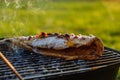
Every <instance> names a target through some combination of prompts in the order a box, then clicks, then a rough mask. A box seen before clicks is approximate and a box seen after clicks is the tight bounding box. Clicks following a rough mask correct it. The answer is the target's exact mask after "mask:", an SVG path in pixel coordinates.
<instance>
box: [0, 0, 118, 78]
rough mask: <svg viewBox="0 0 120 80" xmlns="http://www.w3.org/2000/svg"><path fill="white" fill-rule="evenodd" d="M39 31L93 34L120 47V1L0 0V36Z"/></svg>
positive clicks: (28, 33)
mask: <svg viewBox="0 0 120 80" xmlns="http://www.w3.org/2000/svg"><path fill="white" fill-rule="evenodd" d="M41 31H42V32H44V31H45V32H60V33H75V34H86V35H88V34H94V35H96V36H98V37H100V38H101V39H102V40H103V42H104V45H105V46H108V47H110V48H114V49H117V50H120V2H119V1H112V0H110V1H108V0H107V1H104V0H85V1H84V0H0V37H5V38H6V37H14V36H23V35H25V36H27V35H35V34H39V33H40V32H41ZM117 80H120V75H119V74H118V78H117Z"/></svg>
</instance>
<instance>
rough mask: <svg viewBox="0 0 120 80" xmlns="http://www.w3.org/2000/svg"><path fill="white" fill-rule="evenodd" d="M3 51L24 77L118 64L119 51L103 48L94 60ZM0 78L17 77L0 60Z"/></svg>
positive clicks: (119, 62)
mask: <svg viewBox="0 0 120 80" xmlns="http://www.w3.org/2000/svg"><path fill="white" fill-rule="evenodd" d="M3 53H4V55H5V56H6V57H7V58H8V59H9V60H10V62H11V63H12V64H13V65H14V67H15V68H16V70H17V71H18V72H19V73H20V74H21V76H22V77H23V78H24V79H35V78H39V79H47V78H49V77H54V76H56V75H61V76H62V75H69V74H72V73H83V72H87V71H90V70H95V69H99V68H103V67H107V66H110V65H114V64H120V52H119V51H115V50H112V49H109V48H105V51H104V54H103V56H102V57H100V58H99V59H97V60H94V61H85V60H74V61H65V60H62V59H59V58H51V57H45V56H42V55H39V54H35V53H12V52H7V51H3ZM0 79H1V80H14V79H15V80H16V79H17V77H16V76H15V75H14V73H13V72H12V71H11V70H10V69H9V67H8V66H6V64H5V63H4V62H3V61H2V60H0Z"/></svg>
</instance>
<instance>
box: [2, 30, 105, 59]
mask: <svg viewBox="0 0 120 80" xmlns="http://www.w3.org/2000/svg"><path fill="white" fill-rule="evenodd" d="M2 42H4V43H5V44H9V46H19V47H21V48H24V49H26V50H29V51H33V52H35V53H39V54H42V55H45V56H52V57H59V58H63V59H65V60H74V59H85V60H94V59H97V58H99V57H100V56H101V55H102V54H103V51H104V45H103V42H102V40H101V39H100V38H98V37H96V36H94V35H89V36H86V35H81V34H79V35H75V34H73V33H72V34H60V33H44V32H41V33H40V34H38V35H36V36H22V37H16V38H8V39H4V40H2V41H0V44H1V43H2Z"/></svg>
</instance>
